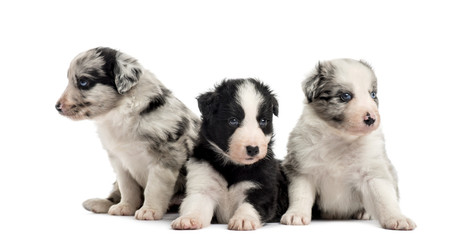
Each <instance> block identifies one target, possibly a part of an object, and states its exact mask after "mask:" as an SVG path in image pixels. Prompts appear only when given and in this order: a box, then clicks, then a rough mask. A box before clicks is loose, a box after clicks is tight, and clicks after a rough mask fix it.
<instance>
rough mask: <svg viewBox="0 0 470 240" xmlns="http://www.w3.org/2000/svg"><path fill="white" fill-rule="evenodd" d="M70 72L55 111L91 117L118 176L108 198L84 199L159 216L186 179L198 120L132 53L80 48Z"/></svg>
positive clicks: (121, 211)
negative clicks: (183, 168) (185, 167)
mask: <svg viewBox="0 0 470 240" xmlns="http://www.w3.org/2000/svg"><path fill="white" fill-rule="evenodd" d="M68 79H69V82H68V86H67V88H66V89H65V92H64V93H63V95H62V97H61V98H60V99H59V101H58V102H57V104H56V109H57V111H58V112H59V113H60V114H61V115H63V116H66V117H69V118H71V119H73V120H82V119H92V120H94V121H95V122H96V125H97V128H98V134H99V137H100V139H101V142H102V144H103V146H104V148H105V149H106V151H107V152H108V155H109V160H110V161H111V165H112V167H113V168H114V171H115V172H116V176H117V183H116V184H115V185H114V189H113V191H112V192H111V195H110V196H109V198H108V199H90V200H88V201H85V202H84V203H83V206H84V207H85V208H86V209H87V210H89V211H92V212H96V213H106V212H107V213H109V214H112V215H134V214H135V217H136V218H137V219H140V220H157V219H161V218H162V217H163V215H164V214H165V212H166V210H167V208H168V206H169V202H170V199H171V198H172V196H173V194H174V192H175V191H177V190H181V189H180V188H181V186H182V184H176V183H177V180H178V179H179V180H180V181H179V182H183V181H182V180H183V179H181V178H183V177H184V176H182V175H181V176H180V171H182V167H183V164H185V162H186V161H187V159H188V158H189V156H190V155H191V154H192V149H193V147H194V145H195V141H196V140H197V134H198V129H199V125H200V120H199V119H198V117H197V116H196V115H194V114H193V113H192V112H191V111H190V110H188V108H186V107H185V105H184V104H183V103H181V102H180V101H179V100H178V99H177V98H175V97H174V96H173V94H172V93H171V91H170V90H168V89H167V88H165V86H163V85H162V83H160V81H159V80H157V79H156V78H155V76H154V75H153V74H152V73H150V72H149V71H147V70H145V69H144V68H142V66H141V65H140V64H139V63H138V62H137V60H136V59H134V58H132V57H130V56H128V55H126V54H124V53H122V52H119V51H116V50H114V49H110V48H103V47H99V48H94V49H91V50H89V51H86V52H83V53H81V54H79V55H78V56H77V57H75V59H73V60H72V62H71V64H70V68H69V70H68ZM142 197H143V198H144V200H143V199H142ZM142 201H143V203H142ZM142 204H143V205H142ZM141 206H142V207H141ZM139 207H141V208H140V209H139V210H138V211H136V210H137V209H138V208H139Z"/></svg>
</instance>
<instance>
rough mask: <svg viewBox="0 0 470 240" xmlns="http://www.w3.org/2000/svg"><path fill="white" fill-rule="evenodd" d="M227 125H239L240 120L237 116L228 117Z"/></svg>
mask: <svg viewBox="0 0 470 240" xmlns="http://www.w3.org/2000/svg"><path fill="white" fill-rule="evenodd" d="M228 125H230V126H231V127H238V125H240V122H239V121H238V119H237V118H230V119H229V120H228Z"/></svg>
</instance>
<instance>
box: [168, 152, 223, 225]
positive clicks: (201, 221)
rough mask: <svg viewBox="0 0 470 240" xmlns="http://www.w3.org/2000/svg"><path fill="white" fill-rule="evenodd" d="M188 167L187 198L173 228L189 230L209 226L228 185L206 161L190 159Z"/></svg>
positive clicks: (173, 223)
mask: <svg viewBox="0 0 470 240" xmlns="http://www.w3.org/2000/svg"><path fill="white" fill-rule="evenodd" d="M187 168H188V176H187V185H186V186H187V188H186V198H185V199H184V200H183V203H182V204H181V208H180V217H179V218H177V219H176V220H174V221H173V222H172V223H171V227H172V228H173V229H179V230H189V229H200V228H203V227H206V226H209V225H210V222H211V220H212V216H213V215H214V210H215V208H216V206H217V202H218V201H219V199H220V198H221V194H223V192H224V190H223V189H224V188H226V187H227V186H225V185H226V183H223V180H222V177H221V176H220V175H218V173H216V172H215V171H214V170H213V169H212V167H211V166H210V165H209V164H207V163H205V162H195V161H193V160H190V161H189V162H188V165H187ZM224 184H225V185H224Z"/></svg>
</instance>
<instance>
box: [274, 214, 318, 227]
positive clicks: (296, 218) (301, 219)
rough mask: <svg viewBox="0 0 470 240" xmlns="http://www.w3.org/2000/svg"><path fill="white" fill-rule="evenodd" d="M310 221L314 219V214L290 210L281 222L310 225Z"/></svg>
mask: <svg viewBox="0 0 470 240" xmlns="http://www.w3.org/2000/svg"><path fill="white" fill-rule="evenodd" d="M310 221H312V216H311V215H309V214H301V213H298V212H289V211H288V212H286V213H285V214H284V215H283V216H282V218H281V223H282V224H285V225H308V224H310Z"/></svg>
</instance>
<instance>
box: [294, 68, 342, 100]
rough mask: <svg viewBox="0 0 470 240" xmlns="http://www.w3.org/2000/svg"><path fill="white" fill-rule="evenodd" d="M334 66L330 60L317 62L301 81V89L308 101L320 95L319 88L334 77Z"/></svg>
mask: <svg viewBox="0 0 470 240" xmlns="http://www.w3.org/2000/svg"><path fill="white" fill-rule="evenodd" d="M334 72H335V67H334V65H332V64H331V63H330V62H318V64H317V66H316V67H315V70H314V71H313V73H312V75H311V76H310V77H308V78H307V79H305V80H304V81H303V82H302V89H303V91H304V94H305V97H307V100H308V102H309V103H311V102H312V101H313V99H315V98H316V97H318V96H319V95H320V93H321V92H320V89H321V87H322V86H323V85H324V84H325V82H326V81H328V79H332V78H333V77H334Z"/></svg>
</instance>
